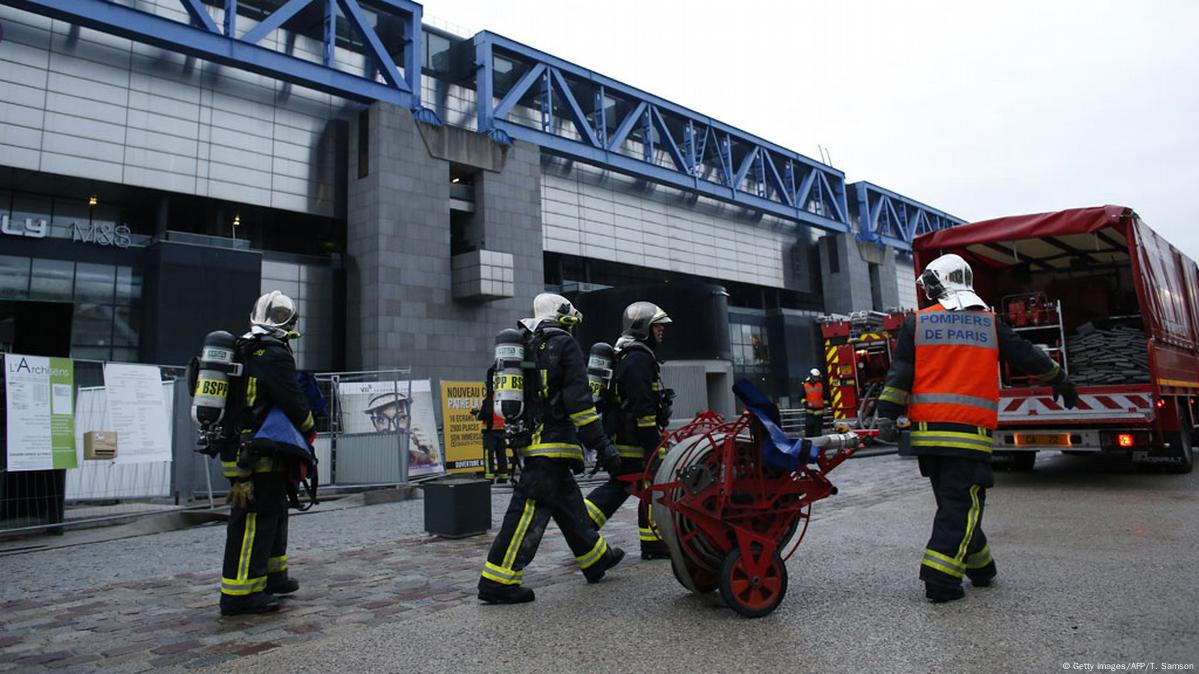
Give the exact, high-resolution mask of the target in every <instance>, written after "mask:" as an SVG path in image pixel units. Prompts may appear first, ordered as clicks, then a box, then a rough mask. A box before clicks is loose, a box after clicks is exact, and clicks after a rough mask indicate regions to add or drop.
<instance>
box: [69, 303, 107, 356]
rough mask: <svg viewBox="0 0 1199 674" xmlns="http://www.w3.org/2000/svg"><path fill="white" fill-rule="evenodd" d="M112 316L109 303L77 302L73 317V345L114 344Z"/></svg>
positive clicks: (104, 345) (105, 345)
mask: <svg viewBox="0 0 1199 674" xmlns="http://www.w3.org/2000/svg"><path fill="white" fill-rule="evenodd" d="M112 318H113V316H112V307H110V306H108V305H105V304H85V303H79V304H76V305H75V316H74V318H72V319H71V344H72V346H103V347H109V346H112Z"/></svg>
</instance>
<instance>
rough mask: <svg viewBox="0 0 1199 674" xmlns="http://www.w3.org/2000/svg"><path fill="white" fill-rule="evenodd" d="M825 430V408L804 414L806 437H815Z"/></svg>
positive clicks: (804, 432)
mask: <svg viewBox="0 0 1199 674" xmlns="http://www.w3.org/2000/svg"><path fill="white" fill-rule="evenodd" d="M823 432H824V410H820V411H818V412H816V413H815V414H813V413H811V412H806V413H805V414H804V431H803V434H804V437H805V438H814V437H816V436H818V435H820V434H821V433H823Z"/></svg>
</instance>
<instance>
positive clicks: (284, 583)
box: [266, 573, 300, 594]
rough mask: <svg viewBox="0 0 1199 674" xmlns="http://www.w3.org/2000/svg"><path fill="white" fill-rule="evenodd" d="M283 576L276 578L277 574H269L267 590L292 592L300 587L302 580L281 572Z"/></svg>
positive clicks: (274, 592)
mask: <svg viewBox="0 0 1199 674" xmlns="http://www.w3.org/2000/svg"><path fill="white" fill-rule="evenodd" d="M279 575H280V576H281V577H279V578H275V577H274V576H275V574H270V575H269V576H267V580H266V591H267V592H270V593H271V594H291V593H292V592H295V591H296V590H298V589H300V581H298V580H296V579H295V578H289V577H288V575H287V574H286V573H283V574H279Z"/></svg>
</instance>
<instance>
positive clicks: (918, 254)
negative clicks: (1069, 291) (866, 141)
mask: <svg viewBox="0 0 1199 674" xmlns="http://www.w3.org/2000/svg"><path fill="white" fill-rule="evenodd" d="M1079 234H1094V235H1095V238H1096V239H1097V240H1098V241H1102V242H1103V243H1104V247H1105V248H1106V250H1105V251H1103V252H1104V253H1116V252H1117V251H1118V252H1119V253H1120V255H1118V256H1112V257H1107V258H1106V260H1105V261H1109V262H1116V261H1118V260H1122V261H1123V264H1129V263H1130V262H1131V260H1130V259H1129V256H1132V255H1135V265H1134V267H1135V269H1137V270H1139V272H1140V275H1141V278H1142V281H1143V282H1142V283H1139V284H1138V293H1139V294H1140V295H1141V303H1142V309H1143V310H1147V311H1144V313H1145V314H1146V318H1148V319H1149V323H1150V327H1151V329H1152V331H1153V334H1154V335H1155V336H1158V337H1162V338H1165V339H1167V340H1168V341H1171V342H1173V343H1175V344H1178V345H1179V346H1184V347H1186V348H1188V349H1193V348H1194V344H1195V342H1196V336H1199V305H1197V303H1199V271H1197V270H1196V265H1195V263H1194V262H1193V261H1191V260H1190V259H1189V258H1187V257H1186V256H1185V255H1183V254H1182V253H1180V252H1178V251H1177V250H1176V249H1174V247H1173V246H1171V245H1170V244H1169V242H1167V241H1166V240H1165V239H1162V238H1161V237H1160V236H1158V235H1157V233H1156V232H1154V231H1153V230H1152V229H1150V228H1149V227H1148V226H1146V225H1145V223H1143V222H1141V220H1140V219H1139V218H1138V217H1137V215H1136V213H1134V212H1133V210H1132V209H1131V208H1128V207H1126V206H1100V207H1094V208H1075V209H1071V210H1065V211H1058V212H1056V213H1038V214H1035V215H1017V216H1011V217H1005V218H996V219H994V220H984V221H981V222H975V223H971V224H968V225H961V226H959V227H953V228H950V229H943V230H940V231H937V232H930V233H928V234H924V235H922V236H919V237H917V238H916V239H915V240H914V241H913V242H912V249H913V252H914V253H915V258H916V259H915V262H916V269H917V270H921V269H923V268H924V267H925V265H927V264H928V263H929V262H931V261H932V260H933V259H934V258H936V257H937V256H938V255H941V254H942V253H949V252H958V253H978V252H980V251H981V252H982V253H984V254H983V255H981V256H979V255H976V254H967V255H966V257H967V259H980V257H981V259H984V260H985V261H986V262H987V263H988V264H989V265H991V266H992V267H1003V266H1005V264H1006V265H1009V266H1010V265H1012V264H1015V263H1017V262H1020V261H1027V260H1029V259H1034V260H1035V259H1036V258H1037V255H1036V251H1037V249H1038V248H1041V249H1043V250H1045V251H1046V253H1047V254H1048V256H1047V257H1045V258H1043V259H1042V260H1040V262H1039V264H1040V265H1041V266H1042V268H1045V269H1048V268H1050V267H1053V268H1057V269H1060V270H1062V271H1066V269H1067V265H1068V264H1069V260H1068V259H1065V258H1067V257H1068V256H1063V255H1062V251H1063V250H1070V249H1069V248H1066V249H1063V248H1062V245H1061V244H1062V240H1063V237H1066V238H1067V239H1066V240H1068V237H1071V236H1073V235H1079ZM1046 241H1048V242H1049V244H1048V245H1041V246H1035V245H1034V246H1026V245H1020V246H1013V250H1019V255H1018V256H1017V257H1012V258H1009V259H1007V261H1006V262H1005V261H1004V257H1005V256H1004V255H1002V252H1003V251H1002V249H1004V248H1007V247H1008V246H1009V245H1011V244H1015V243H1016V242H1030V243H1033V244H1035V243H1037V242H1046ZM996 251H998V252H999V253H1000V254H998V255H997V254H996ZM1080 252H1087V251H1080ZM978 274H979V270H976V272H975V277H976V281H977V280H978Z"/></svg>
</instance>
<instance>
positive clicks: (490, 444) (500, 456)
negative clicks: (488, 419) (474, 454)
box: [483, 430, 508, 478]
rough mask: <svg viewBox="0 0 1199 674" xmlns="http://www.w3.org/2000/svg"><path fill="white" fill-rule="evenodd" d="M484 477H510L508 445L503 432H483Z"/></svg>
mask: <svg viewBox="0 0 1199 674" xmlns="http://www.w3.org/2000/svg"><path fill="white" fill-rule="evenodd" d="M483 459H484V462H485V463H486V466H485V468H484V473H483V476H484V477H489V478H491V477H499V478H507V477H508V445H507V444H506V443H505V442H504V432H503V431H494V430H493V431H483Z"/></svg>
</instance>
